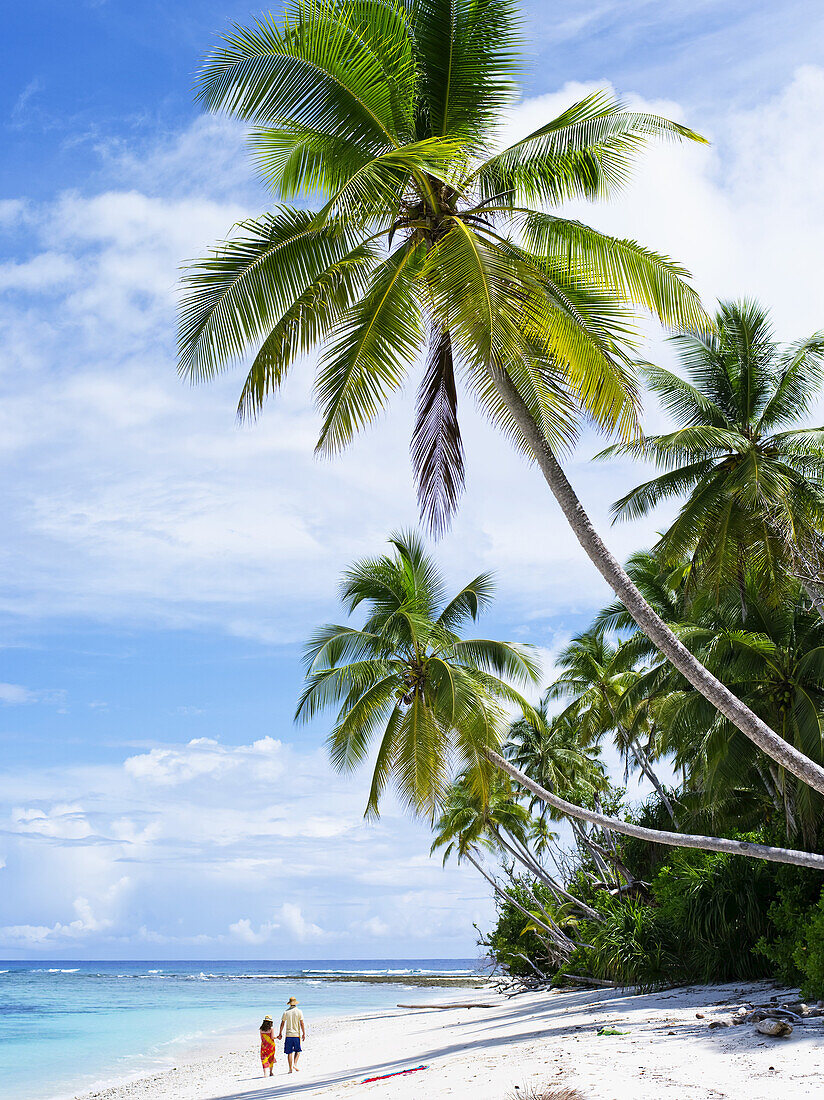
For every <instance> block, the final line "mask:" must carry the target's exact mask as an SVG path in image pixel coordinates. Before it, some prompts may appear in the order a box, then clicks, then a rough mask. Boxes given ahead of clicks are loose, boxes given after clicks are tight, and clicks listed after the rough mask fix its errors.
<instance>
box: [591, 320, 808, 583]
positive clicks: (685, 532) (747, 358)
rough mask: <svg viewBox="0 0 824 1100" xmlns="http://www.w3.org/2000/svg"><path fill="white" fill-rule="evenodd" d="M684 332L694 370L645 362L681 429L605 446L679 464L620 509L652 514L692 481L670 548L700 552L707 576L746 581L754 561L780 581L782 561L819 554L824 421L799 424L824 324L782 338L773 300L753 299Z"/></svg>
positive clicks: (695, 561)
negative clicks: (788, 340) (705, 329)
mask: <svg viewBox="0 0 824 1100" xmlns="http://www.w3.org/2000/svg"><path fill="white" fill-rule="evenodd" d="M674 340H675V342H676V344H677V346H678V349H679V353H680V357H681V362H682V363H683V365H684V367H685V370H686V373H687V375H688V379H689V380H688V381H687V380H685V379H683V378H681V377H679V376H678V375H675V374H672V373H670V372H669V371H667V370H664V369H663V368H661V367H656V366H651V365H648V366H647V367H646V371H645V373H646V378H647V381H648V383H649V385H650V387H651V389H652V390H653V392H655V393H656V394H657V395H658V397H659V399H660V400H661V402H662V404H663V405H664V408H665V409H666V410H667V411H668V412H669V413H670V414H671V415H672V416H673V417H674V418H675V420H676V422H677V424H678V427H677V429H676V430H675V431H673V432H668V433H667V434H665V435H657V436H648V437H646V438H643V439H638V440H634V441H630V442H627V443H623V444H618V445H616V446H614V447H610V448H609V449H608V450H607V451H606V452H604V454H616V453H629V454H632V455H634V456H637V457H640V458H645V459H648V460H650V461H652V462H654V463H656V464H657V465H658V466H659V467H663V468H664V469H666V471H667V472H666V473H664V474H662V475H661V476H660V477H656V478H654V479H653V480H652V481H648V482H646V483H645V484H644V485H639V486H638V487H637V488H635V489H633V490H632V491H631V492H629V493H627V495H626V496H625V497H623V498H622V499H621V500H619V501H618V502H617V503H616V504H615V505H614V506H613V511H614V514H615V515H616V517H617V518H620V519H627V518H634V517H637V516H643V515H646V513H647V512H649V511H650V510H651V509H652V508H653V507H655V505H656V504H658V503H659V502H660V501H662V500H665V499H667V498H669V497H678V496H682V495H683V494H685V493H687V494H688V497H687V500H686V503H685V504H684V505H683V507H682V508H681V511H680V512H679V514H678V516H677V518H676V520H675V522H674V523H673V524H672V526H671V527H670V528H669V530H668V531H667V532H666V533H665V534H664V535H663V537H662V538H661V541H660V544H659V549H660V550H661V551H662V552H663V553H664V555H665V557H666V558H667V559H668V560H671V561H673V562H680V561H681V560H682V559H684V558H685V557H686V558H690V559H691V563H692V570H691V582H692V583H693V584H696V585H697V584H700V583H707V584H710V585H712V586H714V587H715V588H716V589H718V588H719V587H720V586H721V585H723V583H724V581H725V580H726V579H727V578H729V577H731V576H733V577H738V578H739V579H740V580H742V581H743V577H744V573H745V568H746V567H749V569H750V570H751V571H753V570H754V571H756V573H757V574H759V575H760V576H761V579H762V590H764V591H767V590H770V591H772V592H776V591H777V590H778V589H779V587H780V583H781V569H780V566H782V565H785V566H786V565H787V564H788V561H789V564H790V567H791V568H792V567H793V566H794V565H796V564H797V563H796V560H795V559H797V558H798V557H799V556H801V557H803V558H805V559H806V558H809V557H810V556H812V555H815V556H816V557H817V556H818V549H817V548H818V543H819V537H818V534H817V532H818V531H820V530H821V529H822V525H824V450H823V448H824V429H821V428H816V429H809V428H789V427H788V426H789V425H791V424H794V423H796V424H797V423H798V421H799V419H800V418H801V417H803V416H804V415H805V413H807V412H808V410H809V409H810V407H811V405H812V403H813V401H814V399H815V397H816V395H817V393H818V391H819V389H820V387H821V383H822V380H824V332H818V333H815V334H814V335H813V336H811V337H809V338H808V339H805V340H800V341H798V342H797V343H795V344H791V345H790V346H789V347H786V348H781V347H779V346H778V345H777V344H776V342H775V340H774V339H773V335H772V331H771V327H770V322H769V317H768V315H767V313H766V312H765V310H763V309H762V308H761V307H760V306H758V305H756V304H755V303H753V302H746V301H745V302H737V303H736V302H733V303H725V304H722V305H721V307H720V309H719V311H718V315H717V318H716V332H715V333H714V334H712V335H708V336H686V335H682V336H677V337H675V338H674Z"/></svg>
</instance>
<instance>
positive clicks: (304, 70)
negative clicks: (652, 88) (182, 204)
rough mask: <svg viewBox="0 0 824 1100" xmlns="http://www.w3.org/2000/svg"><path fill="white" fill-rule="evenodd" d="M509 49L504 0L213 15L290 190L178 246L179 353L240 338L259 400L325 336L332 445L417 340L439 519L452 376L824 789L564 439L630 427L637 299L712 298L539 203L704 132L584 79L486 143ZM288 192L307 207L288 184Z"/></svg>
mask: <svg viewBox="0 0 824 1100" xmlns="http://www.w3.org/2000/svg"><path fill="white" fill-rule="evenodd" d="M518 49H519V40H518V32H517V14H516V9H515V5H514V4H513V2H512V0H414V2H412V0H293V2H292V3H290V4H289V6H288V8H287V11H286V14H285V15H284V17H283V18H282V19H281V20H280V21H277V20H275V19H274V18H271V17H270V18H268V19H265V20H262V21H259V22H257V23H255V24H254V25H252V26H251V27H235V28H234V29H233V30H232V32H231V33H229V34H228V35H226V37H225V38H224V40H223V43H222V45H221V46H220V47H219V48H218V49H216V50H215V51H214V53H213V54H212V55H211V56H210V57H209V58H208V59H207V61H206V63H205V65H204V66H203V69H202V71H201V74H200V78H199V95H200V99H201V102H203V103H204V104H205V105H206V106H207V107H209V108H210V109H214V110H223V111H226V112H228V113H230V114H232V115H234V116H235V117H238V118H240V119H243V120H245V121H247V122H249V123H251V124H252V127H253V128H252V133H251V142H252V147H253V149H254V151H255V154H256V156H257V158H258V162H259V164H260V167H261V171H262V173H263V176H264V178H265V179H266V181H267V182H268V183H269V185H270V186H271V187H272V188H273V190H274V191H275V193H276V194H277V195H278V197H279V200H280V202H281V204H282V205H279V206H278V207H277V208H276V209H275V210H274V212H272V213H269V214H266V215H264V216H262V217H261V218H259V219H256V220H249V221H246V222H244V223H242V225H241V226H240V227H239V229H238V232H237V235H236V236H235V237H233V238H232V239H230V240H228V241H225V242H223V243H222V244H221V245H220V246H219V247H218V249H217V250H216V251H215V252H214V253H213V254H212V255H210V256H209V257H208V258H206V259H204V260H201V261H198V262H196V263H195V264H193V265H192V267H191V268H190V270H189V273H188V275H187V276H186V279H185V288H184V296H183V303H182V309H181V324H180V369H181V371H182V373H183V374H184V375H185V376H187V377H189V378H190V379H192V380H203V379H209V378H212V377H213V376H214V375H215V374H216V373H217V372H218V371H220V370H221V369H223V368H225V367H226V366H227V365H228V364H230V363H232V362H235V361H237V360H239V359H241V358H242V357H243V356H244V355H245V354H246V353H247V351H249V350H250V349H251V350H253V351H254V352H255V356H254V360H253V362H252V365H251V369H250V370H249V373H248V376H247V378H246V382H245V384H244V387H243V391H242V395H241V399H240V405H239V409H240V413H241V415H251V414H254V413H256V412H257V411H259V410H260V408H261V406H262V404H263V402H264V400H265V399H266V397H267V395H269V394H271V393H273V392H275V391H276V390H277V389H278V388H279V386H280V385H281V383H282V381H283V379H284V377H285V376H286V373H287V372H288V370H289V367H290V366H291V364H292V362H293V360H294V359H295V357H296V356H297V355H298V353H300V352H303V351H308V350H309V349H311V348H313V347H315V346H317V345H321V346H322V347H323V349H324V351H323V355H322V357H321V360H320V365H319V370H318V375H317V381H316V394H317V400H318V404H319V406H320V410H321V415H322V421H323V422H322V427H321V433H320V438H319V441H318V448H319V450H321V451H323V452H334V451H335V450H337V449H339V448H340V447H342V446H344V445H345V444H346V443H348V442H349V440H350V439H351V438H352V436H353V435H354V434H355V432H356V431H357V430H359V429H360V428H361V427H362V426H364V425H365V424H367V423H368V422H369V421H371V420H372V419H374V417H375V416H376V415H377V414H378V413H379V412H380V411H381V410H382V409H383V408H384V406H385V405H386V404H387V402H388V401H389V399H390V398H391V396H392V395H393V394H394V393H396V392H397V390H398V389H399V388H400V386H401V385H402V383H403V382H404V380H405V378H406V375H407V373H408V372H409V370H410V369H412V368H413V367H415V366H416V365H417V363H418V362H419V360H420V359H421V357H422V354H423V352H424V350H426V351H427V355H426V357H425V358H426V362H425V366H424V368H423V372H422V378H421V383H420V388H419V396H418V419H417V422H416V425H415V428H414V432H413V438H412V458H413V464H414V466H415V469H416V472H417V475H418V485H419V499H420V506H421V511H422V513H423V514H424V515H425V516H426V517H427V518H428V519H429V521H430V523H431V525H432V526H433V527H434V528H435V529H439V528H441V527H442V526H443V525H444V524H445V523H446V522H447V521H448V519H449V516H450V514H451V513H452V511H453V510H454V508H455V506H456V503H457V500H458V497H459V495H460V490H461V484H462V478H463V456H462V448H461V441H460V433H459V428H458V380H460V382H461V383H462V385H463V386H464V387H465V388H466V389H467V390H468V391H469V392H470V393H471V394H472V395H473V397H474V399H475V400H476V402H477V403H478V404H479V405H480V406H481V407H482V408H483V409H484V410H485V411H486V413H487V414H488V416H489V417H490V419H491V420H492V421H493V422H494V423H495V424H496V425H497V426H498V427H499V428H501V429H502V430H503V431H505V432H506V433H507V434H508V435H510V437H511V438H512V439H513V441H514V442H515V444H516V446H518V447H519V448H520V449H521V450H522V451H523V452H525V453H526V454H527V455H528V456H529V457H530V458H532V459H533V460H534V461H535V462H536V464H537V465H538V467H539V469H540V470H541V472H542V474H543V476H544V478H545V480H546V481H547V483H548V485H549V487H550V489H551V490H552V492H553V493H554V495H555V497H556V500H557V501H558V503H559V504H560V506H561V508H562V510H563V512H564V514H565V516H566V517H567V519H568V521H569V523H570V525H571V526H572V528H573V530H574V532H575V534H576V536H577V538H578V539H579V541H580V543H581V545H582V546H583V548H584V549H585V551H586V552H587V554H588V555H589V556H590V558H591V559H592V561H593V562H594V563H595V565H596V566H597V568H598V569H599V570H600V572H601V573H602V575H603V576H604V577H605V578H606V580H607V581H608V582H609V584H610V585H611V586H612V587H613V589H614V590H615V592H616V593H617V594H618V596H619V597H620V599H621V600H622V601H623V602H624V604H625V605H626V607H627V608H628V609H629V611H630V613H631V614H632V616H633V617H634V618H635V620H636V621H637V622H638V624H639V626H640V627H641V629H642V630H644V631H645V632H646V633H647V634H648V635H649V636H650V638H651V639H652V640H653V641H654V642H655V644H656V645H657V646H658V647H659V648H660V649H661V651H662V652H663V653H665V654H666V656H667V657H668V658H669V659H670V660H671V661H672V662H673V664H674V665H675V666H676V667H677V668H678V669H679V670H680V671H681V672H682V673H683V674H684V675H685V676H686V677H687V679H688V680H689V681H690V682H691V683H692V684H693V685H694V686H695V687H696V688H697V689H698V690H699V691H701V692H702V693H703V694H704V695H706V697H707V698H708V699H709V700H710V701H711V702H712V703H713V705H714V706H716V707H717V708H718V709H719V710H721V711H722V712H723V713H724V714H725V716H726V717H728V718H729V719H730V720H731V721H732V722H734V723H735V725H737V726H738V727H739V728H740V729H741V730H742V732H744V733H745V734H746V736H747V737H749V738H750V739H751V740H752V741H753V742H754V743H755V744H757V745H758V746H759V747H760V748H762V749H763V750H764V751H765V752H766V753H768V754H769V755H770V756H772V757H773V759H775V760H776V761H778V762H779V763H781V764H782V765H783V766H785V767H786V768H787V769H788V770H790V771H791V772H793V773H794V774H796V775H798V776H800V777H801V778H802V779H804V780H805V781H806V782H808V783H810V784H811V785H812V786H813V787H815V788H816V789H817V790H819V791H822V792H824V768H821V767H819V766H818V765H817V764H815V763H814V762H813V761H810V760H808V759H807V758H805V757H803V755H802V754H800V753H798V752H797V751H796V750H795V749H794V748H793V747H792V746H791V745H788V744H787V743H786V742H785V741H783V740H782V738H781V737H780V736H779V735H778V734H776V733H775V732H774V731H773V730H771V729H770V728H769V727H768V726H767V725H766V724H765V723H764V722H762V721H761V720H760V719H759V718H758V717H757V716H756V715H754V714H753V713H752V711H750V710H749V709H748V708H747V707H746V706H744V704H743V703H742V702H741V701H740V700H739V699H737V698H736V697H735V696H734V695H733V694H732V693H731V692H730V691H729V690H728V689H727V688H726V687H724V685H723V684H722V683H721V682H720V681H719V680H717V679H716V678H715V677H714V676H712V675H711V674H710V673H709V672H708V671H707V670H706V669H705V668H703V666H701V665H700V663H699V662H698V661H697V660H696V659H695V658H694V657H693V656H692V654H690V653H689V651H688V650H687V649H686V648H685V647H684V646H682V645H681V644H680V643H679V642H678V640H677V638H676V637H675V636H674V635H673V634H672V632H671V631H670V630H668V628H667V627H666V625H665V624H664V623H663V622H662V621H661V620H660V619H659V618H658V617H657V616H656V615H655V613H654V612H653V610H652V609H651V608H650V607H649V605H648V604H647V603H646V602H645V601H644V600H643V598H642V597H641V595H640V593H639V592H638V590H637V589H636V588H635V587H634V586H633V585H632V583H631V581H630V579H629V577H628V576H627V574H626V572H625V571H624V570H623V569H622V567H621V565H620V563H619V562H618V561H617V560H616V559H615V558H614V557H613V555H612V554H611V553H610V552H609V550H608V549H607V547H606V546H605V545H604V543H603V541H602V540H601V538H600V537H599V536H598V534H597V532H596V531H595V530H594V528H593V527H592V524H591V522H590V521H589V518H588V517H587V515H586V513H585V512H584V511H583V509H582V507H581V504H580V502H579V501H578V499H577V497H576V495H575V493H574V491H573V489H572V487H571V485H570V484H569V482H568V480H567V478H566V476H565V475H564V472H563V469H562V468H561V465H560V463H559V460H558V456H559V455H563V453H564V452H565V450H566V449H568V448H569V447H570V446H571V445H572V444H573V443H574V440H575V437H576V432H577V430H578V427H579V425H580V422H581V419H582V417H586V418H588V419H589V420H591V421H594V422H595V423H596V424H597V425H599V426H601V427H602V428H604V429H605V430H609V431H617V432H618V433H619V435H620V436H621V437H623V438H627V439H628V438H631V437H632V436H633V434H634V433H635V432H636V431H637V400H636V390H635V385H634V382H633V379H632V376H631V371H630V369H629V358H630V355H631V354H632V347H633V339H634V332H633V326H632V321H631V309H632V308H633V307H635V306H641V307H644V308H646V309H649V310H651V311H652V312H653V314H654V315H655V316H657V317H658V318H659V319H660V320H661V321H662V322H663V323H664V324H666V325H669V326H672V327H675V328H679V329H687V330H693V331H699V330H701V329H702V328H703V327H705V323H706V319H705V317H704V313H703V310H702V309H701V306H700V304H699V301H698V298H697V296H696V294H695V292H694V291H693V290H692V289H691V288H690V286H689V285H688V284H687V282H686V281H685V272H684V271H683V269H682V268H681V267H679V266H678V265H677V264H675V263H674V262H672V261H671V260H668V259H667V258H666V257H664V256H661V255H659V254H657V253H654V252H651V251H649V250H648V249H646V248H643V247H641V246H640V245H638V244H637V243H635V242H633V241H628V240H620V239H617V238H613V237H609V236H606V235H604V234H601V233H597V232H595V231H594V230H592V229H590V228H589V227H587V226H585V225H583V224H581V223H579V222H575V221H570V220H568V219H565V218H562V217H559V216H557V215H556V214H552V213H547V212H546V210H545V207H550V206H552V205H553V204H557V203H560V202H563V201H564V200H567V199H570V198H582V197H583V198H588V199H597V198H607V197H609V195H611V194H612V193H613V192H615V191H616V190H617V189H618V188H619V187H620V186H621V184H622V183H623V182H624V180H625V179H626V178H627V176H628V173H629V170H630V168H631V166H632V163H633V160H634V159H635V157H636V154H637V153H638V152H639V150H640V149H641V147H642V146H643V145H644V143H645V141H646V140H647V139H649V138H651V137H670V138H678V139H694V140H701V139H699V138H698V137H697V135H696V134H694V133H693V132H692V131H690V130H688V129H687V128H686V127H684V126H681V125H678V124H676V123H673V122H670V121H668V120H666V119H663V118H660V117H658V116H655V115H651V114H647V113H640V112H633V111H628V110H625V109H624V108H623V106H622V105H621V104H619V103H617V102H615V101H614V100H613V99H611V98H610V97H609V96H606V95H603V94H598V95H593V96H589V97H587V98H586V99H584V100H582V101H580V102H578V103H576V104H574V105H573V106H572V107H570V108H569V109H568V110H567V111H565V112H564V113H563V114H562V115H560V116H559V117H558V118H556V119H553V120H551V121H548V122H547V123H546V124H545V125H543V126H541V127H540V128H539V129H538V130H536V131H534V132H533V133H532V134H529V135H528V136H526V137H524V138H522V139H520V140H518V141H516V142H515V143H514V144H512V145H510V146H508V147H506V148H504V149H503V150H498V151H495V145H496V141H497V138H498V134H497V132H496V122H497V120H498V119H499V118H500V115H501V112H502V110H503V109H504V108H505V107H507V106H508V105H510V104H511V103H512V101H513V98H514V96H515V94H516V90H517V86H516V83H515V76H516V75H517V72H518V71H519V68H520V64H521V63H520V59H519V56H518ZM294 199H300V200H301V202H302V203H304V204H307V203H308V204H311V205H312V206H313V207H314V208H313V209H308V208H307V207H306V205H301V206H289V205H285V204H286V203H288V202H289V201H290V200H294ZM494 758H495V755H494V754H493V759H494ZM500 759H501V758H500V757H497V760H500ZM497 760H496V762H497Z"/></svg>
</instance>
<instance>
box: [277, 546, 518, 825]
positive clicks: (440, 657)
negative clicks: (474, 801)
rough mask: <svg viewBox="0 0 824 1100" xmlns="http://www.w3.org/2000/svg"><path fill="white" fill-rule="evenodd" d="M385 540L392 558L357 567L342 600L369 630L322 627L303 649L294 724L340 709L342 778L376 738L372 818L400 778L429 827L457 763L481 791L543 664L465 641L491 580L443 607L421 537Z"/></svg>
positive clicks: (337, 735) (510, 648)
mask: <svg viewBox="0 0 824 1100" xmlns="http://www.w3.org/2000/svg"><path fill="white" fill-rule="evenodd" d="M389 541H390V545H391V546H392V547H393V548H394V553H393V554H391V555H384V556H381V557H378V558H367V559H364V560H363V561H359V562H357V563H355V564H354V565H353V566H352V567H351V569H349V570H348V571H347V572H346V573H345V574H344V577H343V581H342V584H341V601H342V603H343V605H344V607H345V608H346V610H347V612H348V613H349V614H350V615H351V614H352V613H353V612H354V611H355V610H356V609H357V608H358V607H360V606H361V605H362V604H363V605H364V606H365V608H366V617H365V620H364V622H363V625H362V626H360V627H358V626H346V625H344V626H340V625H337V624H331V625H327V626H323V627H321V628H320V629H319V630H318V631H316V632H315V634H314V635H313V637H312V638H311V639H310V641H309V642H308V644H307V646H306V649H305V664H306V687H305V689H304V691H303V694H302V696H301V698H300V702H299V703H298V708H297V714H296V718H297V719H299V720H302V721H309V720H310V719H312V718H313V717H315V715H317V714H318V713H319V712H320V711H322V710H325V709H327V708H329V707H336V708H337V710H338V713H337V718H336V720H335V725H334V727H333V728H332V731H331V733H330V735H329V742H328V743H329V750H330V754H331V759H332V763H333V765H334V766H335V767H336V768H337V769H338V770H340V771H351V770H353V769H354V768H356V767H358V766H359V765H360V764H362V763H363V762H364V761H365V760H366V759H367V758H368V756H369V753H370V751H371V749H372V747H373V743H374V742H375V740H376V739H377V740H379V744H378V749H377V756H376V758H375V763H374V769H373V776H372V785H371V790H370V793H369V800H368V803H367V811H366V812H367V814H371V815H375V816H376V815H377V814H378V812H379V805H380V799H381V796H382V794H383V792H384V790H385V789H386V786H387V783H388V782H389V780H390V779H393V780H394V784H395V788H396V790H397V792H398V794H399V796H400V798H401V800H402V801H403V802H404V804H405V805H406V806H407V807H408V808H410V809H411V810H413V811H414V812H416V813H422V814H425V815H427V816H428V817H429V818H430V819H431V818H432V817H434V815H435V813H436V812H437V811H438V809H439V807H440V805H441V803H442V801H443V797H444V794H445V791H446V790H447V787H448V785H449V781H450V777H451V766H450V765H451V764H452V763H453V762H454V763H455V764H456V766H457V767H458V768H459V769H460V770H466V771H467V772H468V774H469V775H471V777H472V779H473V781H474V782H475V783H476V784H477V786H478V789H479V790H480V791H481V792H482V793H483V792H485V791H486V789H487V786H488V776H487V773H488V771H489V766H488V762H487V759H486V754H487V753H488V751H489V750H491V749H493V748H495V747H497V746H499V745H500V743H501V741H502V739H503V736H504V734H505V731H506V728H507V725H508V721H507V712H506V710H505V709H504V708H512V707H515V708H517V709H518V710H520V711H521V712H522V713H523V714H526V715H529V714H531V707H530V705H529V704H528V703H527V702H526V700H525V699H524V698H523V697H522V696H521V695H520V694H519V693H518V691H517V690H515V688H514V687H512V686H511V685H512V683H517V684H521V685H524V686H526V685H530V684H533V683H534V682H535V681H536V680H537V677H538V665H537V663H536V661H535V658H534V657H533V656H532V654H531V653H530V652H529V647H525V646H517V645H510V644H507V643H506V642H497V641H491V640H489V639H486V638H481V639H479V638H473V639H466V638H462V637H461V635H460V633H459V631H460V629H461V627H462V626H463V625H464V624H465V623H466V622H467V621H469V620H474V619H476V618H477V616H478V614H479V612H480V611H482V610H483V609H484V608H485V607H486V606H487V605H488V604H489V602H490V600H491V598H492V593H493V589H494V585H493V581H492V578H491V576H490V575H489V574H488V573H482V574H481V575H480V576H478V577H475V579H474V580H472V581H470V582H469V584H467V585H465V586H464V587H463V588H462V589H461V590H460V592H458V593H457V594H456V595H455V596H453V597H452V598H451V599H447V598H446V586H445V583H444V580H443V577H442V576H441V574H440V573H439V571H438V569H437V567H436V565H435V563H434V562H433V561H432V559H431V558H430V557H428V556H427V554H426V553H425V551H424V548H423V546H422V544H421V542H420V540H419V539H418V538H417V537H416V536H415V535H413V534H398V535H394V536H393V537H392V538H391V539H390V540H389Z"/></svg>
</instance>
